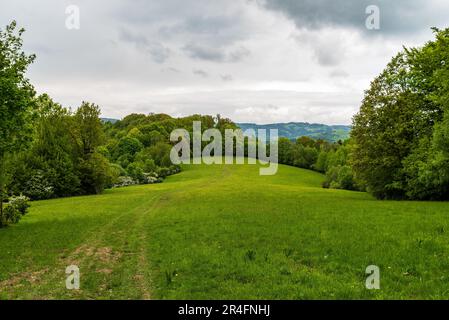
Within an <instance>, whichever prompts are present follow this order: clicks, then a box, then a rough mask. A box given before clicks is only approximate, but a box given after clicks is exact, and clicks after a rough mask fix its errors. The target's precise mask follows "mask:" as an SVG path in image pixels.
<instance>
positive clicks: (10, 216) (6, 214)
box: [2, 205, 22, 226]
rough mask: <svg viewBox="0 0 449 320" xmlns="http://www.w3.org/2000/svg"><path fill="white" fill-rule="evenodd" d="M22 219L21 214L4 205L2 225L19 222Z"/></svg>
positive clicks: (13, 208)
mask: <svg viewBox="0 0 449 320" xmlns="http://www.w3.org/2000/svg"><path fill="white" fill-rule="evenodd" d="M20 218H22V214H21V213H20V212H19V210H17V208H15V207H14V206H12V205H6V207H5V208H4V209H3V221H2V225H3V226H7V225H10V224H14V223H17V222H19V220H20Z"/></svg>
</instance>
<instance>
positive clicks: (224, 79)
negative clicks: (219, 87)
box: [220, 74, 234, 81]
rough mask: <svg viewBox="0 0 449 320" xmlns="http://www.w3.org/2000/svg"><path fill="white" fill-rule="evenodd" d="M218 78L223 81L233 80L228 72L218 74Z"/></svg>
mask: <svg viewBox="0 0 449 320" xmlns="http://www.w3.org/2000/svg"><path fill="white" fill-rule="evenodd" d="M220 78H221V80H223V81H232V80H234V77H233V76H232V75H230V74H222V75H221V76H220Z"/></svg>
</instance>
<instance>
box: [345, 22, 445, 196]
mask: <svg viewBox="0 0 449 320" xmlns="http://www.w3.org/2000/svg"><path fill="white" fill-rule="evenodd" d="M435 33H436V40H435V41H431V42H428V43H427V44H426V45H425V46H424V47H422V48H413V49H405V50H404V51H403V52H402V53H400V54H398V55H397V56H396V57H395V58H393V60H392V61H391V62H390V63H389V64H388V66H387V68H386V69H385V70H384V71H383V72H382V73H381V75H379V76H378V77H377V78H376V79H375V80H374V81H373V82H372V84H371V87H370V89H369V90H368V91H367V92H366V94H365V98H364V100H363V104H362V107H361V109H360V112H359V113H358V114H357V115H356V116H355V117H354V123H353V130H352V133H351V136H352V138H353V142H354V149H353V153H352V158H351V164H352V167H353V169H354V172H355V176H356V177H358V178H359V179H360V180H362V181H365V182H366V184H367V187H368V190H369V191H371V192H372V193H373V194H374V195H375V196H376V197H378V198H387V199H391V198H408V199H420V200H425V199H431V200H432V199H433V200H435V199H439V200H447V199H449V190H448V182H449V179H448V172H447V170H448V169H447V168H448V166H447V165H448V163H449V156H448V153H447V150H448V149H447V141H448V140H447V137H448V132H447V131H448V129H447V128H448V125H449V120H448V115H447V114H448V113H449V108H448V105H449V104H448V102H449V94H448V92H449V81H448V76H449V63H446V62H449V53H448V50H447V45H448V42H449V30H448V29H446V30H437V29H435Z"/></svg>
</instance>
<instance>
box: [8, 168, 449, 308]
mask: <svg viewBox="0 0 449 320" xmlns="http://www.w3.org/2000/svg"><path fill="white" fill-rule="evenodd" d="M322 180H323V176H322V175H320V174H318V173H315V172H311V171H307V170H301V169H297V168H292V167H287V166H280V167H279V171H278V174H277V175H275V176H259V172H258V167H257V166H250V165H231V166H230V165H221V166H220V165H214V166H205V165H204V166H187V167H185V170H184V171H183V172H182V173H180V174H178V175H175V176H171V177H169V178H168V179H167V180H166V181H165V182H164V183H162V184H158V185H147V186H135V187H128V188H122V189H114V190H108V191H106V192H105V193H104V194H103V195H98V196H87V197H74V198H66V199H56V200H49V201H39V202H34V203H32V207H31V209H30V213H29V214H28V215H27V216H25V217H24V218H23V220H22V221H21V222H20V223H19V224H18V225H15V226H12V227H8V228H5V229H1V230H0V246H1V250H0V298H3V299H37V298H42V299H55V298H62V299H73V298H81V299H111V298H112V299H127V298H136V299H144V298H151V299H218V298H220V299H319V298H326V299H346V298H349V299H385V298H388V299H392V298H398V299H405V298H410V299H420V298H424V299H435V298H446V299H447V298H449V254H448V253H449V237H448V236H449V203H439V202H433V203H431V202H406V201H402V202H396V201H377V200H375V199H373V198H372V197H371V196H370V195H368V194H366V193H360V192H350V191H343V190H326V189H322V188H321V187H320V184H321V181H322ZM71 264H76V265H78V266H79V268H80V271H81V290H79V291H71V290H67V289H66V288H65V277H66V275H65V268H66V266H68V265H71ZM372 264H374V265H377V266H379V268H380V273H381V274H380V276H381V278H380V286H381V289H380V290H367V289H366V288H365V278H366V275H365V268H366V267H367V266H368V265H372Z"/></svg>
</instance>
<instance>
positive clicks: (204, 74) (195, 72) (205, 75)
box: [193, 69, 209, 78]
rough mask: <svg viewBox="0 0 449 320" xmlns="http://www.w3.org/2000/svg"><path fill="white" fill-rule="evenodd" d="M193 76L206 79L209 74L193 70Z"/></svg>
mask: <svg viewBox="0 0 449 320" xmlns="http://www.w3.org/2000/svg"><path fill="white" fill-rule="evenodd" d="M193 74H195V75H197V76H200V77H203V78H207V77H208V76H209V74H208V73H207V72H206V71H204V70H201V69H195V70H193Z"/></svg>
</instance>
